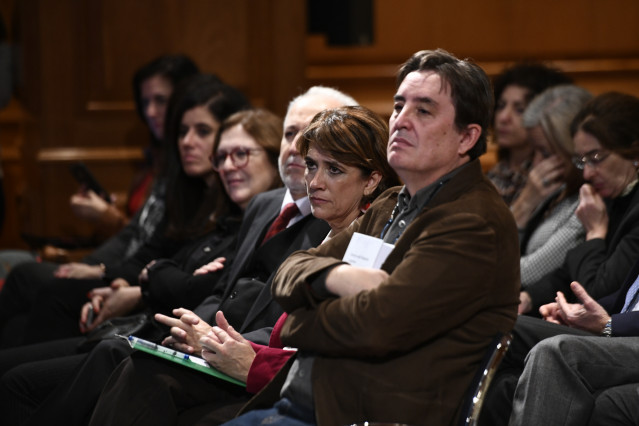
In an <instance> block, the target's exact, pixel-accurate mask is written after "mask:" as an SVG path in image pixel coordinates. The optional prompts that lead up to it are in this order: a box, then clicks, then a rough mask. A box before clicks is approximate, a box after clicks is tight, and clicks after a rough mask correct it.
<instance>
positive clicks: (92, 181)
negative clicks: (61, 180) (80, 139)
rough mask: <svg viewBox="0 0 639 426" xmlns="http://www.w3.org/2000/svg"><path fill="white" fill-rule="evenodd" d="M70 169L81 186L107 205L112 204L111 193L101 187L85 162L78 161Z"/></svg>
mask: <svg viewBox="0 0 639 426" xmlns="http://www.w3.org/2000/svg"><path fill="white" fill-rule="evenodd" d="M70 168H71V174H72V175H73V177H74V178H75V180H77V181H78V182H79V183H80V184H81V185H84V187H85V188H87V189H90V190H91V191H93V192H95V193H96V194H98V195H99V196H100V197H102V198H103V199H104V201H106V202H107V203H109V204H110V203H111V197H110V196H109V193H108V192H107V191H106V190H105V189H104V188H103V187H102V185H100V183H99V182H98V181H97V179H96V178H95V176H93V173H91V171H90V170H89V169H88V168H87V166H86V165H85V164H84V163H83V162H81V161H78V162H77V163H73V164H71V167H70Z"/></svg>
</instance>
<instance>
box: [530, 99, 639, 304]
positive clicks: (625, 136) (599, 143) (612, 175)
mask: <svg viewBox="0 0 639 426" xmlns="http://www.w3.org/2000/svg"><path fill="white" fill-rule="evenodd" d="M571 135H572V137H573V142H574V145H575V156H574V158H573V161H574V164H575V166H576V167H577V168H579V169H581V170H582V171H583V177H584V180H585V181H586V183H585V184H584V185H582V186H581V188H580V190H579V206H578V207H577V210H576V212H575V214H576V215H577V217H578V218H579V220H580V221H581V223H582V224H583V226H584V228H585V230H586V238H585V239H586V241H585V242H583V243H582V244H580V245H578V246H577V247H575V248H574V249H572V250H570V251H569V252H568V253H567V254H566V258H565V260H564V262H563V264H562V266H561V267H560V268H558V269H557V270H555V271H553V272H551V273H550V274H548V275H546V276H545V277H544V278H542V279H541V280H540V281H539V282H537V283H535V284H534V286H531V287H530V288H529V289H528V290H527V291H525V292H522V294H521V297H520V299H521V304H520V306H519V310H520V313H529V312H532V313H533V314H534V313H536V312H537V309H538V308H539V307H540V306H541V305H542V304H545V303H549V302H553V301H554V300H555V296H556V294H557V292H559V291H561V292H562V293H563V294H564V295H566V297H567V298H568V300H570V301H575V297H574V295H573V294H572V291H571V290H570V284H571V282H572V281H577V282H579V283H580V284H581V285H582V286H583V287H584V289H585V290H586V291H587V292H588V294H590V296H591V297H593V298H595V299H596V298H600V297H603V296H606V295H608V294H611V293H613V292H614V291H616V290H617V289H619V288H620V287H621V285H622V284H623V282H624V279H625V278H626V274H628V272H629V271H630V269H631V267H632V265H633V264H634V263H635V262H636V261H637V259H639V193H638V190H637V182H638V178H637V169H638V167H639V98H636V97H634V96H631V95H627V94H622V93H616V92H610V93H605V94H602V95H599V96H597V97H596V98H594V99H593V100H591V101H590V102H589V103H587V104H586V105H585V107H584V108H583V109H582V110H581V111H580V112H579V114H578V115H577V116H576V117H575V119H574V120H573V122H572V125H571Z"/></svg>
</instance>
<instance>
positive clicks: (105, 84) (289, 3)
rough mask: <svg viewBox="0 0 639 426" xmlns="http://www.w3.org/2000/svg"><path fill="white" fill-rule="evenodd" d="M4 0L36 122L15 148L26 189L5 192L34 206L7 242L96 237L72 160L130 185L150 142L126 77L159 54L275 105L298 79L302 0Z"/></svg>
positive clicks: (0, 243) (23, 105)
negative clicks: (29, 236) (187, 60)
mask: <svg viewBox="0 0 639 426" xmlns="http://www.w3.org/2000/svg"><path fill="white" fill-rule="evenodd" d="M1 1H2V2H3V3H2V4H0V7H1V8H2V9H0V10H3V12H4V11H9V13H10V14H12V15H14V17H15V21H16V22H17V23H18V25H16V28H15V31H14V33H15V34H14V37H13V38H14V40H13V41H14V43H15V44H16V45H18V46H19V48H20V50H21V51H22V52H23V53H24V56H23V57H22V59H21V64H22V66H23V73H22V74H21V77H22V83H21V85H20V88H19V91H18V94H17V97H18V98H19V100H20V102H19V103H18V106H17V109H18V110H19V111H20V112H21V113H22V115H23V116H24V117H32V119H33V120H32V125H31V126H30V127H29V126H23V130H22V131H21V132H22V133H21V137H22V138H23V140H24V144H23V145H22V146H21V147H19V148H17V149H16V150H15V152H16V153H17V155H18V157H19V158H18V159H17V161H16V164H19V165H20V168H21V172H22V174H23V176H24V178H23V180H22V182H23V186H24V187H25V188H26V189H25V190H24V191H23V192H24V196H23V197H20V198H19V197H18V196H17V187H16V188H13V187H10V188H9V197H10V198H11V199H12V200H18V202H19V204H20V206H21V207H20V208H21V209H22V210H24V211H25V212H27V213H26V214H24V215H22V216H21V220H20V221H19V222H20V223H11V224H10V227H11V228H12V229H14V228H19V229H16V231H17V233H13V235H12V236H11V237H9V236H8V234H5V235H4V236H3V238H1V239H0V247H5V246H8V247H11V246H15V244H16V238H15V236H16V235H18V234H19V231H27V232H30V233H35V234H38V235H62V234H71V235H79V236H87V235H89V234H90V233H92V231H93V230H92V229H91V227H88V226H84V225H82V224H79V223H78V221H77V220H75V218H74V217H73V215H72V214H71V212H70V209H69V207H68V197H69V195H70V194H71V193H72V192H73V191H74V190H75V189H76V184H75V182H73V180H72V179H71V176H70V174H69V172H68V166H69V164H70V162H71V161H74V160H77V159H79V160H83V161H85V162H86V163H87V165H88V166H89V167H90V168H91V169H92V170H93V171H94V173H95V174H96V176H97V178H98V179H99V180H101V181H102V182H103V184H104V185H105V186H106V187H107V188H108V189H109V190H111V191H114V192H120V193H122V192H126V190H127V189H128V185H129V182H130V180H131V177H132V175H133V174H134V170H135V167H136V165H137V164H138V163H139V162H140V160H141V159H142V148H143V147H144V146H145V144H146V143H147V141H148V136H147V133H146V130H145V128H144V126H143V125H142V124H141V123H140V120H139V118H138V117H137V115H136V113H135V111H134V104H133V100H132V93H131V77H132V75H133V73H134V71H135V69H137V68H138V67H139V66H140V65H141V64H143V63H146V62H148V61H149V60H151V59H152V58H154V57H157V56H159V55H161V54H165V53H184V54H187V55H189V56H191V57H192V58H193V59H194V60H195V61H196V62H197V63H198V65H199V66H200V68H201V69H202V71H204V72H211V73H215V74H217V75H218V76H220V77H221V78H222V79H223V80H225V81H226V82H228V83H230V84H232V85H234V86H236V87H238V88H239V89H241V90H243V91H244V92H245V93H246V94H247V95H248V96H249V98H251V100H252V101H253V102H254V103H255V104H256V105H260V106H264V107H267V108H270V109H272V110H273V111H275V112H279V113H283V111H285V108H286V104H285V102H284V99H289V98H290V97H291V96H293V95H294V94H297V93H298V91H299V90H300V89H301V87H302V86H303V84H302V83H300V82H301V81H302V80H303V78H304V77H303V67H304V59H303V55H302V53H303V47H304V37H303V36H304V28H305V22H304V20H303V19H298V17H300V16H304V8H305V6H304V3H303V2H299V1H297V0H274V1H271V0H257V1H252V0H237V1H233V2H224V1H221V0H190V1H188V2H184V1H181V0H136V1H128V0H90V1H84V0H56V1H55V2H51V1H47V0H20V1H15V2H14V1H13V0H1ZM291 17H293V19H291ZM284 22H287V23H289V24H287V25H283V23H284ZM280 47H284V48H285V49H286V51H287V52H289V53H290V52H295V54H294V55H292V56H291V57H290V58H287V60H286V65H287V66H286V67H283V70H284V72H282V73H280V72H278V70H279V69H280V65H281V64H280V63H278V62H276V61H275V60H276V59H277V60H284V59H285V56H284V55H283V52H282V51H280V50H279V49H280ZM1 116H2V112H0V117H1ZM9 121H11V120H9ZM0 126H2V124H1V123H0ZM1 131H2V129H1V128H0V132H1ZM3 161H8V159H7V158H6V156H4V155H3ZM15 181H20V178H17V179H12V180H11V182H15ZM5 183H7V184H9V182H5ZM12 222H13V221H12ZM5 236H6V237H7V238H4V237H5Z"/></svg>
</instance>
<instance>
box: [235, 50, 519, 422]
mask: <svg viewBox="0 0 639 426" xmlns="http://www.w3.org/2000/svg"><path fill="white" fill-rule="evenodd" d="M492 111H493V98H492V91H491V87H490V83H489V81H488V78H487V77H486V75H485V73H484V72H483V71H482V70H481V68H479V67H478V66H476V65H474V64H472V63H470V62H468V61H463V60H459V59H457V58H455V57H454V56H452V55H450V54H449V53H447V52H445V51H442V50H436V51H421V52H418V53H416V54H415V55H413V56H412V57H411V58H410V59H409V60H408V61H407V62H406V63H405V64H404V65H403V66H402V68H401V69H400V72H399V75H398V84H397V93H396V95H395V105H394V111H393V114H392V116H391V118H390V126H389V127H390V139H389V143H388V161H389V163H390V165H391V166H392V167H393V168H394V169H395V171H396V172H397V174H398V175H399V177H400V178H401V179H402V181H403V182H404V184H405V185H404V187H398V188H392V189H390V190H388V191H387V192H386V193H384V194H382V195H381V196H380V198H379V199H378V200H377V201H375V203H373V205H372V206H371V208H370V209H369V210H368V212H367V213H366V214H365V215H364V216H363V217H362V218H361V219H360V220H359V221H357V222H356V223H354V224H353V225H352V226H351V227H350V228H349V229H348V230H346V231H343V232H342V233H340V234H339V235H337V236H336V237H335V238H333V239H331V240H330V241H328V242H326V243H324V244H322V245H321V246H320V247H318V248H317V249H311V250H308V251H304V252H297V253H295V254H293V255H292V256H290V257H289V258H288V259H287V260H286V261H285V262H284V263H283V264H282V266H281V267H280V269H279V271H278V273H277V276H276V277H275V280H274V285H273V295H274V297H275V299H276V300H277V301H278V302H279V303H280V304H281V305H282V307H283V308H284V310H285V311H286V312H288V314H289V315H288V319H287V321H286V323H285V325H284V328H283V330H282V334H281V338H282V342H283V343H284V344H285V345H287V346H291V347H296V348H299V351H298V353H297V355H296V356H295V357H294V358H293V359H294V361H292V363H290V364H291V365H289V367H290V368H285V369H283V371H281V372H280V373H281V376H286V377H285V383H284V385H283V386H282V382H281V381H278V378H277V377H276V378H275V379H274V380H273V381H272V382H271V384H270V385H269V386H268V387H267V388H266V389H265V390H264V391H263V395H258V397H256V401H259V399H260V398H266V397H267V396H268V395H269V394H270V395H276V396H277V397H279V398H280V399H279V401H278V402H277V403H276V404H275V407H274V408H272V409H268V410H256V411H251V412H248V413H246V414H245V415H243V416H240V417H238V418H236V419H235V420H234V421H232V422H230V423H229V424H258V421H259V420H260V419H265V418H266V419H267V420H268V422H269V423H275V424H278V423H279V424H300V423H296V422H301V423H302V424H315V423H317V424H321V425H346V424H352V423H355V422H362V421H385V422H403V423H409V424H413V425H417V424H428V425H450V424H452V423H453V422H454V421H455V420H457V418H458V416H459V410H460V406H461V403H462V399H463V397H464V395H465V393H466V390H467V389H468V387H469V384H470V382H471V380H472V377H473V376H474V374H475V372H476V370H477V368H478V365H479V363H480V361H481V359H482V356H483V355H484V352H485V351H486V348H487V346H488V344H489V342H490V341H491V339H492V338H493V337H494V336H495V335H496V333H498V332H507V331H509V330H510V329H511V328H512V326H513V324H514V321H515V317H516V313H517V303H518V292H519V285H520V283H519V249H518V242H517V230H516V227H515V223H514V221H513V218H512V215H511V213H510V211H509V210H508V208H507V207H506V205H505V204H504V203H503V201H502V200H501V198H500V197H499V195H498V194H497V192H496V191H495V189H494V187H493V186H492V184H491V183H490V182H489V181H488V180H487V179H486V178H484V176H483V174H482V170H481V167H480V163H479V160H478V158H477V157H479V156H480V155H481V154H483V153H484V152H485V150H486V132H487V127H488V125H489V122H490V116H491V113H492ZM355 233H359V234H365V235H367V236H373V237H376V238H380V239H382V240H383V241H384V242H385V243H388V244H393V245H394V248H393V250H392V251H391V252H390V255H388V257H387V258H386V260H385V261H384V263H383V264H382V266H381V269H373V268H368V267H362V266H357V265H353V264H347V263H345V262H344V261H343V260H342V259H343V257H344V254H345V252H346V250H347V247H349V244H350V248H349V251H354V252H355V253H356V254H358V251H359V252H361V253H359V257H360V258H361V257H366V253H365V251H366V248H368V247H369V246H370V244H368V243H359V244H358V243H357V240H358V239H360V238H361V236H359V235H354V234H355ZM355 257H357V256H355ZM291 420H292V421H293V423H290V421H291Z"/></svg>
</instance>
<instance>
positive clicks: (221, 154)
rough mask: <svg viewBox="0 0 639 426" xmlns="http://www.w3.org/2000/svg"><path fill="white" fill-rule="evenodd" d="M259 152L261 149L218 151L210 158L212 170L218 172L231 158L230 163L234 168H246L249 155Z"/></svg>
mask: <svg viewBox="0 0 639 426" xmlns="http://www.w3.org/2000/svg"><path fill="white" fill-rule="evenodd" d="M260 151H262V148H234V149H232V150H231V152H225V151H218V152H217V153H216V154H215V155H214V156H213V157H212V158H211V162H212V163H213V169H214V170H215V171H218V172H219V171H220V169H221V168H222V166H224V163H225V162H226V159H227V158H228V157H231V163H233V165H234V166H235V167H237V168H242V167H246V165H247V164H248V161H249V157H250V156H251V153H252V152H260Z"/></svg>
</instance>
